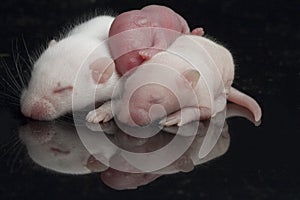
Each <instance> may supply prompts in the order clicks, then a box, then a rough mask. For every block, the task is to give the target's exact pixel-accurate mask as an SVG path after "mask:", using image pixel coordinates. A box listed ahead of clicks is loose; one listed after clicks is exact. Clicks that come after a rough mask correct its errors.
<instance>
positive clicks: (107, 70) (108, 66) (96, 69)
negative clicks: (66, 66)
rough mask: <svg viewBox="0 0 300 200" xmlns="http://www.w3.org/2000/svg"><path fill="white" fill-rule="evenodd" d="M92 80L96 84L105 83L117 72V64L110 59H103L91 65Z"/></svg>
mask: <svg viewBox="0 0 300 200" xmlns="http://www.w3.org/2000/svg"><path fill="white" fill-rule="evenodd" d="M90 70H91V72H92V78H93V80H94V82H95V83H96V84H101V83H105V82H106V81H108V79H109V78H110V77H111V76H112V74H113V72H114V70H115V63H114V61H113V59H111V58H109V57H103V58H99V59H97V60H95V61H94V62H93V63H92V64H90Z"/></svg>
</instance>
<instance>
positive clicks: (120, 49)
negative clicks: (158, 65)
mask: <svg viewBox="0 0 300 200" xmlns="http://www.w3.org/2000/svg"><path fill="white" fill-rule="evenodd" d="M150 27H151V29H150V31H149V29H147V30H146V29H140V30H136V31H132V30H133V29H138V28H150ZM163 29H164V30H163ZM128 30H131V31H128ZM168 30H169V31H168ZM171 30H172V31H171ZM124 31H127V32H124ZM122 32H123V33H122ZM120 33H121V34H120ZM190 33H191V34H194V35H200V36H202V35H203V34H204V31H203V29H202V28H196V29H194V30H193V31H192V32H190V29H189V27H188V24H187V22H186V21H185V19H183V18H182V17H181V16H180V15H178V14H177V13H175V12H174V11H173V10H171V9H170V8H167V7H165V6H158V5H150V6H146V7H144V8H142V9H141V10H132V11H128V12H124V13H122V14H120V15H119V16H117V17H116V18H115V20H114V22H113V24H112V26H111V28H110V31H109V37H112V36H115V37H112V38H111V40H110V41H109V45H110V50H111V53H112V56H113V58H115V63H116V69H117V71H118V72H119V73H121V74H122V75H123V74H125V73H126V72H127V71H129V70H130V69H132V68H134V67H137V66H139V65H140V64H141V63H143V62H144V61H145V60H148V59H150V58H151V57H152V56H153V55H155V54H156V53H158V52H159V51H161V50H165V49H166V48H167V47H168V46H169V45H170V44H171V43H172V42H173V41H174V40H175V39H176V38H177V37H178V36H179V35H180V34H190ZM118 34H120V35H119V36H117V35H118Z"/></svg>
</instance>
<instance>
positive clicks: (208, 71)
mask: <svg viewBox="0 0 300 200" xmlns="http://www.w3.org/2000/svg"><path fill="white" fill-rule="evenodd" d="M233 79H234V63H233V58H232V56H231V53H230V52H229V51H228V50H227V49H226V48H224V47H223V46H221V45H219V44H217V43H215V42H213V41H211V40H209V39H207V38H204V37H200V36H195V35H182V36H180V37H178V38H177V39H176V40H175V42H174V43H173V44H172V45H171V46H170V47H169V48H168V49H167V51H163V52H159V53H157V54H156V55H154V56H153V57H152V58H151V59H150V60H148V61H146V62H144V63H143V64H142V65H140V66H139V67H138V68H137V69H136V70H135V71H133V72H132V73H131V74H130V75H128V77H126V79H125V80H126V82H125V85H124V88H125V89H124V91H123V94H122V99H121V100H120V102H117V106H116V113H117V117H118V119H119V120H120V121H121V122H123V123H127V124H131V125H136V124H138V125H142V126H143V125H147V124H149V123H151V122H152V121H155V120H157V119H161V118H162V117H165V116H166V115H167V117H166V118H165V119H164V120H162V121H161V122H160V123H161V124H162V125H164V126H171V125H178V126H182V125H184V124H187V123H189V122H191V121H194V120H204V119H208V118H210V117H212V116H214V115H215V114H216V113H218V112H219V111H221V110H223V109H224V107H225V106H226V99H228V100H229V101H232V102H234V103H237V104H239V105H242V106H244V107H246V108H248V109H249V110H250V111H251V112H252V113H253V115H254V118H255V121H259V120H260V119H261V115H262V114H261V109H260V107H259V105H258V104H257V102H256V101H255V100H254V99H253V98H251V97H250V96H248V95H246V94H244V93H242V92H240V91H238V90H237V89H235V88H233V87H232V86H231V85H232V82H233ZM162 108H163V109H164V110H163V109H162ZM162 110H163V111H162ZM170 114H171V115H170Z"/></svg>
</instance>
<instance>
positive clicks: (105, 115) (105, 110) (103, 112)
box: [86, 101, 113, 123]
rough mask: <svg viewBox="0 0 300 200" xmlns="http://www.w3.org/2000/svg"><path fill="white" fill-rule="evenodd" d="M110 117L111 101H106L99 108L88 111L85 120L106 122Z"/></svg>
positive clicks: (111, 116)
mask: <svg viewBox="0 0 300 200" xmlns="http://www.w3.org/2000/svg"><path fill="white" fill-rule="evenodd" d="M112 118H113V113H112V110H111V101H107V102H105V103H104V104H102V105H101V106H100V107H99V108H97V109H95V110H92V111H90V112H89V113H88V114H87V116H86V120H87V121H88V122H93V123H99V122H108V121H109V120H111V119H112Z"/></svg>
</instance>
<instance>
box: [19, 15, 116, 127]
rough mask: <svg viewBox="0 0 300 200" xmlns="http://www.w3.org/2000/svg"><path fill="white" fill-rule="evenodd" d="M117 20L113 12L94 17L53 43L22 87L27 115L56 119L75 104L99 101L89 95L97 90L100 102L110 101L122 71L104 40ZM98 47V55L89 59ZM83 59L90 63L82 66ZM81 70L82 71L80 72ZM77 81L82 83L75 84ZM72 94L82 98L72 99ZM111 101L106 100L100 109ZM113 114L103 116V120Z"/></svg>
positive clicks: (76, 105)
mask: <svg viewBox="0 0 300 200" xmlns="http://www.w3.org/2000/svg"><path fill="white" fill-rule="evenodd" d="M113 20H114V18H113V17H111V16H99V17H95V18H92V19H90V20H88V21H86V22H84V23H82V24H79V25H77V26H75V27H74V28H73V29H71V30H70V31H69V33H68V34H67V35H66V37H65V38H62V39H61V40H59V41H55V40H52V41H51V42H50V43H49V46H48V48H47V49H46V50H45V51H44V52H43V53H42V54H41V55H40V57H39V58H38V59H37V61H36V62H35V63H34V66H33V70H32V73H31V75H32V76H31V79H30V82H29V85H28V87H27V88H25V89H24V90H23V91H22V96H21V111H22V113H23V114H24V115H25V116H27V117H31V118H33V119H38V120H52V119H55V118H57V117H59V116H61V115H63V114H66V113H67V112H70V111H71V110H72V108H73V109H82V108H84V107H86V106H87V105H90V104H93V103H95V99H93V98H86V95H87V94H91V93H93V94H94V93H95V98H96V101H97V102H98V101H99V102H104V101H108V102H109V100H110V98H111V93H112V91H113V86H114V85H115V83H116V81H117V80H118V75H117V74H116V73H115V72H114V69H113V68H112V67H111V65H110V63H112V62H113V60H112V59H111V56H110V54H109V50H108V47H107V44H106V43H105V42H104V41H105V40H106V39H107V38H108V31H109V28H110V25H111V23H112V21H113ZM97 47H98V48H97ZM99 47H100V48H99ZM96 48H97V55H96V56H94V57H93V59H90V60H88V61H87V58H90V57H91V56H90V55H91V53H93V50H95V49H96ZM83 63H86V64H87V67H86V68H84V69H83V70H82V69H81V66H84V67H85V65H83ZM79 70H81V71H80V72H81V74H80V75H78V76H77V73H78V71H79ZM75 81H80V83H81V84H82V85H81V86H80V87H77V85H76V87H74V84H75ZM72 96H73V97H77V98H79V101H76V102H75V103H74V102H72ZM108 105H109V103H105V104H103V105H102V106H101V107H100V108H99V109H106V107H108ZM105 117H106V118H105ZM110 117H112V116H103V118H102V119H100V121H102V120H108V118H109V119H110Z"/></svg>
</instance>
